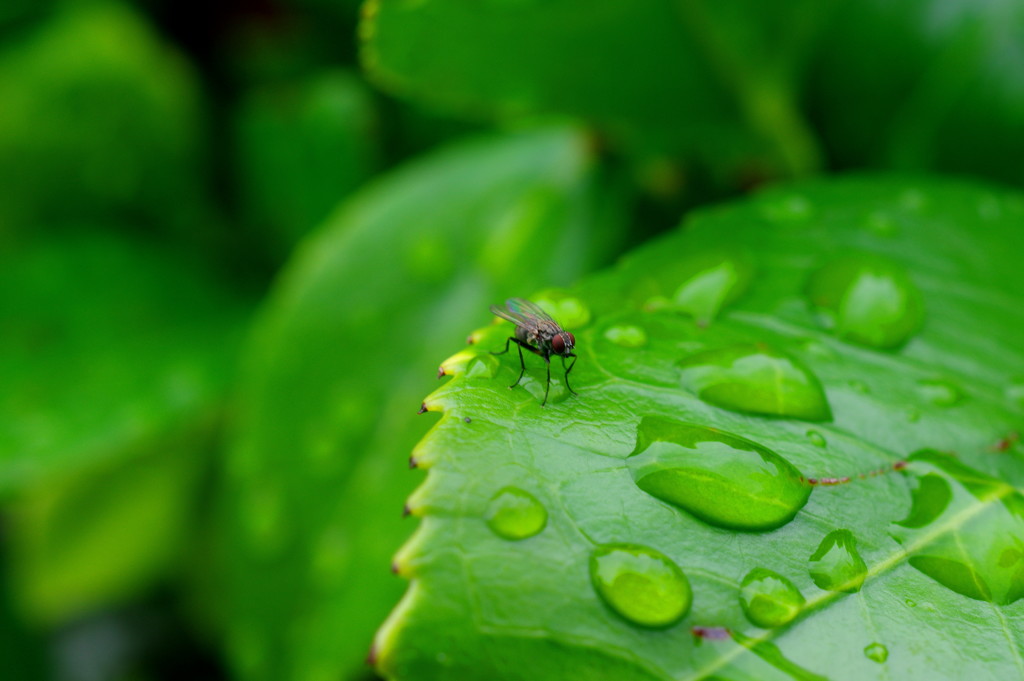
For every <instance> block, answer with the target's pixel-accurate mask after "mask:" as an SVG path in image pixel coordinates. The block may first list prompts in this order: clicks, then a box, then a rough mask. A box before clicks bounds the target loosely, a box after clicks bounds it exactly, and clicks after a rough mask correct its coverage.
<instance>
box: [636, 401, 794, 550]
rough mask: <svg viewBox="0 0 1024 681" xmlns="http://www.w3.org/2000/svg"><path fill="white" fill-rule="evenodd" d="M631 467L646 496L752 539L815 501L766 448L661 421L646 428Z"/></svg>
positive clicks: (789, 467)
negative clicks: (752, 533)
mask: <svg viewBox="0 0 1024 681" xmlns="http://www.w3.org/2000/svg"><path fill="white" fill-rule="evenodd" d="M629 467H630V471H631V473H632V474H633V479H634V480H635V481H636V484H637V486H638V487H640V489H642V490H644V491H645V492H647V493H648V494H651V495H653V496H655V497H657V498H658V499H661V500H662V501H665V502H668V503H670V504H674V505H676V506H678V507H680V508H682V509H683V510H685V511H688V512H690V513H692V514H693V515H694V516H696V517H698V518H700V519H701V520H703V521H705V522H707V523H710V524H712V525H717V526H719V527H727V528H732V529H736V530H742V531H748V532H759V531H765V530H773V529H775V528H777V527H781V526H783V525H785V524H786V523H788V522H789V521H790V520H792V519H793V517H794V516H795V515H796V514H797V512H798V511H799V510H800V509H801V508H803V506H804V504H806V503H807V498H808V497H809V496H810V493H811V489H810V487H808V486H807V485H804V484H803V483H802V482H801V481H800V471H798V470H797V469H796V468H795V467H794V466H793V465H792V464H791V463H789V462H788V461H787V460H786V459H784V458H783V457H782V456H780V455H779V454H776V453H775V452H773V451H772V450H770V449H768V448H767V447H764V446H761V445H759V444H756V443H754V442H751V441H750V440H745V439H743V438H741V437H739V436H737V435H732V434H730V433H726V432H723V431H720V430H715V429H712V428H705V427H703V426H698V425H694V424H689V423H680V422H677V421H672V420H669V419H664V418H660V417H651V416H647V417H644V418H643V419H642V420H641V422H640V426H639V428H638V430H637V444H636V448H635V449H634V450H633V452H632V454H631V455H630V458H629Z"/></svg>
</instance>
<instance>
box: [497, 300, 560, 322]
mask: <svg viewBox="0 0 1024 681" xmlns="http://www.w3.org/2000/svg"><path fill="white" fill-rule="evenodd" d="M505 306H506V307H507V308H508V309H509V310H510V311H511V312H512V313H513V314H519V315H522V316H523V317H532V318H533V319H535V320H536V321H542V322H553V321H554V320H553V319H552V318H551V315H549V314H548V313H547V312H545V311H544V310H542V309H541V307H540V305H537V304H536V303H531V302H530V301H529V300H527V299H526V298H509V299H508V300H506V301H505ZM534 323H536V322H534Z"/></svg>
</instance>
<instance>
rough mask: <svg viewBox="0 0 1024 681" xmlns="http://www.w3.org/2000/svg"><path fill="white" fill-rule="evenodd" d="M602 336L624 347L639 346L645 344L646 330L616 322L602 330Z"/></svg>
mask: <svg viewBox="0 0 1024 681" xmlns="http://www.w3.org/2000/svg"><path fill="white" fill-rule="evenodd" d="M604 337H605V338H607V339H608V340H610V341H611V342H612V343H615V344H616V345H621V346H622V347H624V348H639V347H642V346H644V345H646V344H647V332H646V331H644V330H643V329H642V328H640V327H639V326H633V325H632V324H617V325H615V326H612V327H609V328H608V329H607V330H606V331H605V332H604Z"/></svg>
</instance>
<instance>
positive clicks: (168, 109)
mask: <svg viewBox="0 0 1024 681" xmlns="http://www.w3.org/2000/svg"><path fill="white" fill-rule="evenodd" d="M62 5H63V6H62V7H61V8H60V9H59V11H57V12H55V13H54V15H53V16H52V17H49V18H48V20H47V21H45V22H43V23H41V24H40V25H39V26H38V27H33V28H34V30H32V31H27V32H26V33H25V34H24V35H22V36H19V40H16V41H11V42H9V43H7V44H5V45H4V48H5V49H4V50H3V51H2V52H0V102H3V116H2V117H0V186H3V187H4V191H3V193H2V194H0V238H5V239H8V238H10V236H11V235H12V234H19V233H23V232H28V231H29V230H31V229H34V228H36V227H38V226H39V225H40V224H50V223H53V222H54V221H64V220H82V219H83V218H86V219H89V218H92V219H97V220H101V221H105V220H108V219H110V218H112V217H117V218H122V217H123V216H124V215H131V216H133V217H135V218H143V219H144V220H148V221H151V222H152V223H154V224H158V225H161V226H164V227H170V228H172V229H176V230H178V231H179V232H185V233H192V232H193V230H195V222H196V215H197V213H198V212H199V211H201V210H203V209H202V208H201V207H200V206H199V205H198V204H197V202H198V200H199V198H200V195H201V191H202V190H201V189H200V183H201V181H202V179H203V176H202V171H201V167H200V146H201V144H200V141H201V121H200V101H199V87H198V83H197V82H196V78H195V75H194V74H193V73H192V71H191V69H190V68H189V66H188V64H187V63H186V62H185V61H184V60H183V58H182V56H181V55H180V54H179V53H178V52H176V51H175V50H174V49H172V48H171V47H170V46H169V45H168V44H167V43H165V42H163V41H161V40H160V38H159V36H158V35H156V33H155V32H154V30H153V29H152V28H151V27H150V26H148V25H147V24H146V22H145V20H144V19H143V17H141V16H139V15H138V14H137V13H136V12H135V11H134V10H133V9H132V8H131V7H129V6H126V5H124V4H122V3H119V2H88V3H62Z"/></svg>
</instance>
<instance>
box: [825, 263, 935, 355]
mask: <svg viewBox="0 0 1024 681" xmlns="http://www.w3.org/2000/svg"><path fill="white" fill-rule="evenodd" d="M807 295H808V297H809V298H810V300H811V303H812V304H813V305H814V306H815V307H816V308H817V309H818V310H819V312H820V313H821V314H820V318H821V321H822V324H823V325H824V326H825V327H826V328H828V329H830V330H831V331H832V332H833V333H835V335H836V336H838V337H839V338H842V339H844V340H848V341H851V342H854V343H859V344H861V345H866V346H869V347H875V348H895V347H898V346H900V345H902V344H903V343H905V342H906V341H907V340H908V339H909V338H910V336H911V335H912V334H913V333H915V332H916V331H917V329H918V328H919V327H920V326H921V322H922V320H923V318H924V306H923V303H922V299H921V293H920V291H918V289H917V287H916V286H915V285H914V283H913V282H912V281H911V280H910V278H909V277H908V276H907V275H906V273H905V272H904V271H903V270H902V268H900V267H899V266H898V265H896V264H895V263H892V262H890V261H888V260H885V259H882V258H879V257H876V256H848V257H845V258H841V259H839V260H835V261H833V262H831V263H829V264H827V265H825V266H824V267H822V268H821V269H820V270H818V271H817V272H815V273H814V274H813V275H811V278H810V280H809V281H808V284H807Z"/></svg>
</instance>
